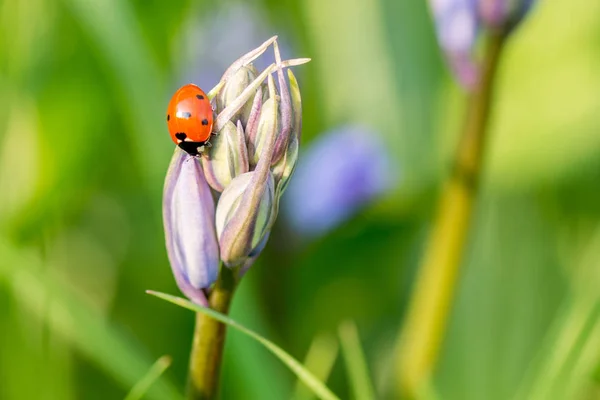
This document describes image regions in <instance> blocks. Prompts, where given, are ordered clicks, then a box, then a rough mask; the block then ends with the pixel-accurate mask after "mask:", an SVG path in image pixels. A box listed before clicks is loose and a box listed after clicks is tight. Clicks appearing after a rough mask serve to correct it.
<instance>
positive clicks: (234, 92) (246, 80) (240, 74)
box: [216, 64, 260, 125]
mask: <svg viewBox="0 0 600 400" xmlns="http://www.w3.org/2000/svg"><path fill="white" fill-rule="evenodd" d="M257 76H258V72H257V71H256V68H254V65H252V64H249V65H247V66H243V67H241V68H240V69H239V70H237V71H236V72H235V73H234V74H232V75H231V76H230V77H229V79H227V82H226V83H225V85H224V86H223V89H221V91H220V92H219V94H218V95H217V99H216V100H217V101H216V106H217V107H216V111H217V113H219V112H221V111H222V110H224V109H225V107H227V106H228V105H229V104H231V103H233V101H234V100H236V99H237V98H238V97H239V95H240V94H242V92H243V91H244V89H246V88H247V87H248V86H249V85H250V83H252V81H254V80H255V79H256V77H257ZM259 88H260V86H259ZM253 100H254V95H252V97H250V99H248V101H247V102H246V103H245V104H244V105H242V107H241V108H240V110H239V111H238V112H237V113H236V114H234V115H233V116H232V118H231V120H232V121H234V122H236V120H238V119H239V120H241V121H242V123H243V124H244V125H246V123H247V122H248V117H249V115H250V111H251V110H252V103H253Z"/></svg>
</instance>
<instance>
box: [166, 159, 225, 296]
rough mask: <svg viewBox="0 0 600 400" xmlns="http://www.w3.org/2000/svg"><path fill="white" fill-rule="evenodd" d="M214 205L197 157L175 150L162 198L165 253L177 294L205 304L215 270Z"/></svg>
mask: <svg viewBox="0 0 600 400" xmlns="http://www.w3.org/2000/svg"><path fill="white" fill-rule="evenodd" d="M214 221H215V205H214V200H213V197H212V194H211V191H210V188H209V186H208V184H207V183H206V180H205V177H204V173H203V171H202V168H201V166H200V161H199V160H198V158H196V157H193V156H190V155H188V154H187V153H186V152H184V151H183V150H181V149H179V148H176V149H175V154H174V155H173V158H172V160H171V165H170V166H169V171H168V173H167V178H166V180H165V189H164V195H163V222H164V227H165V238H166V244H167V253H168V256H169V261H170V263H171V268H172V270H173V275H174V276H175V280H176V281H177V285H178V286H179V288H180V289H181V291H182V292H183V293H184V294H185V295H186V296H187V297H189V298H190V299H191V300H193V301H195V302H196V303H199V304H205V303H206V299H205V296H204V293H203V291H202V289H204V288H207V287H209V286H210V285H211V284H212V283H213V282H214V281H215V280H216V279H217V275H218V271H219V247H218V242H217V237H216V229H215V222H214Z"/></svg>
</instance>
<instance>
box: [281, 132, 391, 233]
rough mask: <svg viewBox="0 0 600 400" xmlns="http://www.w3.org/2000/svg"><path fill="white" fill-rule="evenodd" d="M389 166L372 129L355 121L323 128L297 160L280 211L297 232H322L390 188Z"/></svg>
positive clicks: (381, 144)
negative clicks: (337, 127) (350, 123)
mask: <svg viewBox="0 0 600 400" xmlns="http://www.w3.org/2000/svg"><path fill="white" fill-rule="evenodd" d="M393 171H394V168H392V166H391V165H390V160H389V158H388V157H387V154H386V152H385V146H384V145H383V143H382V142H381V141H380V139H379V137H378V136H377V135H376V134H375V133H374V132H372V131H370V130H367V129H363V128H359V127H354V126H350V127H344V128H340V129H336V130H334V131H330V132H327V133H325V134H323V135H322V136H321V137H320V138H319V139H317V142H316V143H314V144H313V145H312V147H310V148H309V150H308V151H307V152H306V153H305V154H304V155H303V158H302V159H301V160H300V162H299V163H298V166H297V168H296V172H295V175H294V176H295V178H294V180H293V181H292V182H291V183H290V184H289V187H288V189H287V194H286V197H284V202H283V211H284V213H285V216H286V217H287V220H288V221H289V223H290V225H291V227H292V228H293V229H295V230H297V231H298V232H300V233H302V234H304V235H307V236H315V235H321V234H324V233H325V232H327V231H328V230H331V229H333V228H334V227H336V226H338V225H339V224H341V223H342V222H343V221H345V220H347V219H348V218H350V217H351V216H353V215H354V213H356V212H357V211H358V210H359V209H360V208H361V207H363V206H365V205H366V204H367V203H369V202H370V201H372V200H373V199H375V198H376V197H377V196H380V195H382V194H383V193H385V192H386V191H388V190H390V189H392V188H393V186H394V183H395V181H396V179H395V178H396V177H395V176H394V173H393Z"/></svg>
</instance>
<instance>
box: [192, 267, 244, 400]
mask: <svg viewBox="0 0 600 400" xmlns="http://www.w3.org/2000/svg"><path fill="white" fill-rule="evenodd" d="M236 286H237V280H236V278H235V274H234V271H232V270H231V269H229V268H226V267H222V268H221V274H220V275H219V279H218V280H217V282H216V283H215V286H214V288H213V291H212V293H211V295H210V298H209V306H210V308H212V309H213V310H215V311H218V312H220V313H222V314H225V315H227V314H229V307H230V305H231V300H232V299H233V293H234V291H235V288H236ZM225 333H226V326H225V325H224V324H223V323H221V322H219V321H217V320H216V319H214V318H212V317H210V316H208V315H206V314H202V313H197V314H196V328H195V329H194V339H193V342H192V352H191V354H190V370H189V377H188V389H187V391H188V399H190V400H209V399H215V398H216V397H217V393H218V389H219V376H220V370H221V360H222V358H223V348H224V345H225Z"/></svg>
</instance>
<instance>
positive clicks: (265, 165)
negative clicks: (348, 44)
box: [217, 75, 278, 267]
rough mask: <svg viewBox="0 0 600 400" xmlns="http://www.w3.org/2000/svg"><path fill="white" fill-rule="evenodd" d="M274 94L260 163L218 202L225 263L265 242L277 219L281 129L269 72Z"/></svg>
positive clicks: (264, 121)
mask: <svg viewBox="0 0 600 400" xmlns="http://www.w3.org/2000/svg"><path fill="white" fill-rule="evenodd" d="M269 89H270V90H269V92H270V95H271V97H270V98H269V99H268V100H267V101H266V102H265V104H264V106H263V107H262V112H261V115H260V121H259V123H258V132H257V137H260V138H264V140H262V141H261V143H264V144H263V145H262V146H260V147H257V148H256V150H255V155H256V156H258V158H259V160H258V164H257V165H256V169H255V170H254V171H252V172H248V173H246V174H243V175H240V176H238V177H236V178H234V179H233V181H232V182H231V184H230V185H229V186H228V187H227V188H226V189H225V191H224V192H223V194H222V195H221V198H220V199H219V203H218V204H217V234H218V237H219V245H220V249H221V258H222V260H223V262H224V263H225V265H227V266H229V267H237V266H240V265H241V264H243V263H244V261H245V260H246V259H247V258H248V256H249V255H250V253H252V251H253V250H254V249H255V248H256V247H257V246H258V245H259V244H260V243H261V242H262V240H263V238H264V237H265V236H266V235H267V233H268V232H269V230H270V228H271V225H272V223H273V221H274V219H275V218H274V217H275V215H274V212H275V210H276V205H275V204H276V202H277V200H276V198H275V183H274V180H273V174H272V173H271V169H270V166H271V160H272V157H273V150H274V148H275V139H276V133H277V128H278V122H277V120H278V107H277V96H276V94H275V84H274V83H273V78H272V76H271V75H269Z"/></svg>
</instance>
